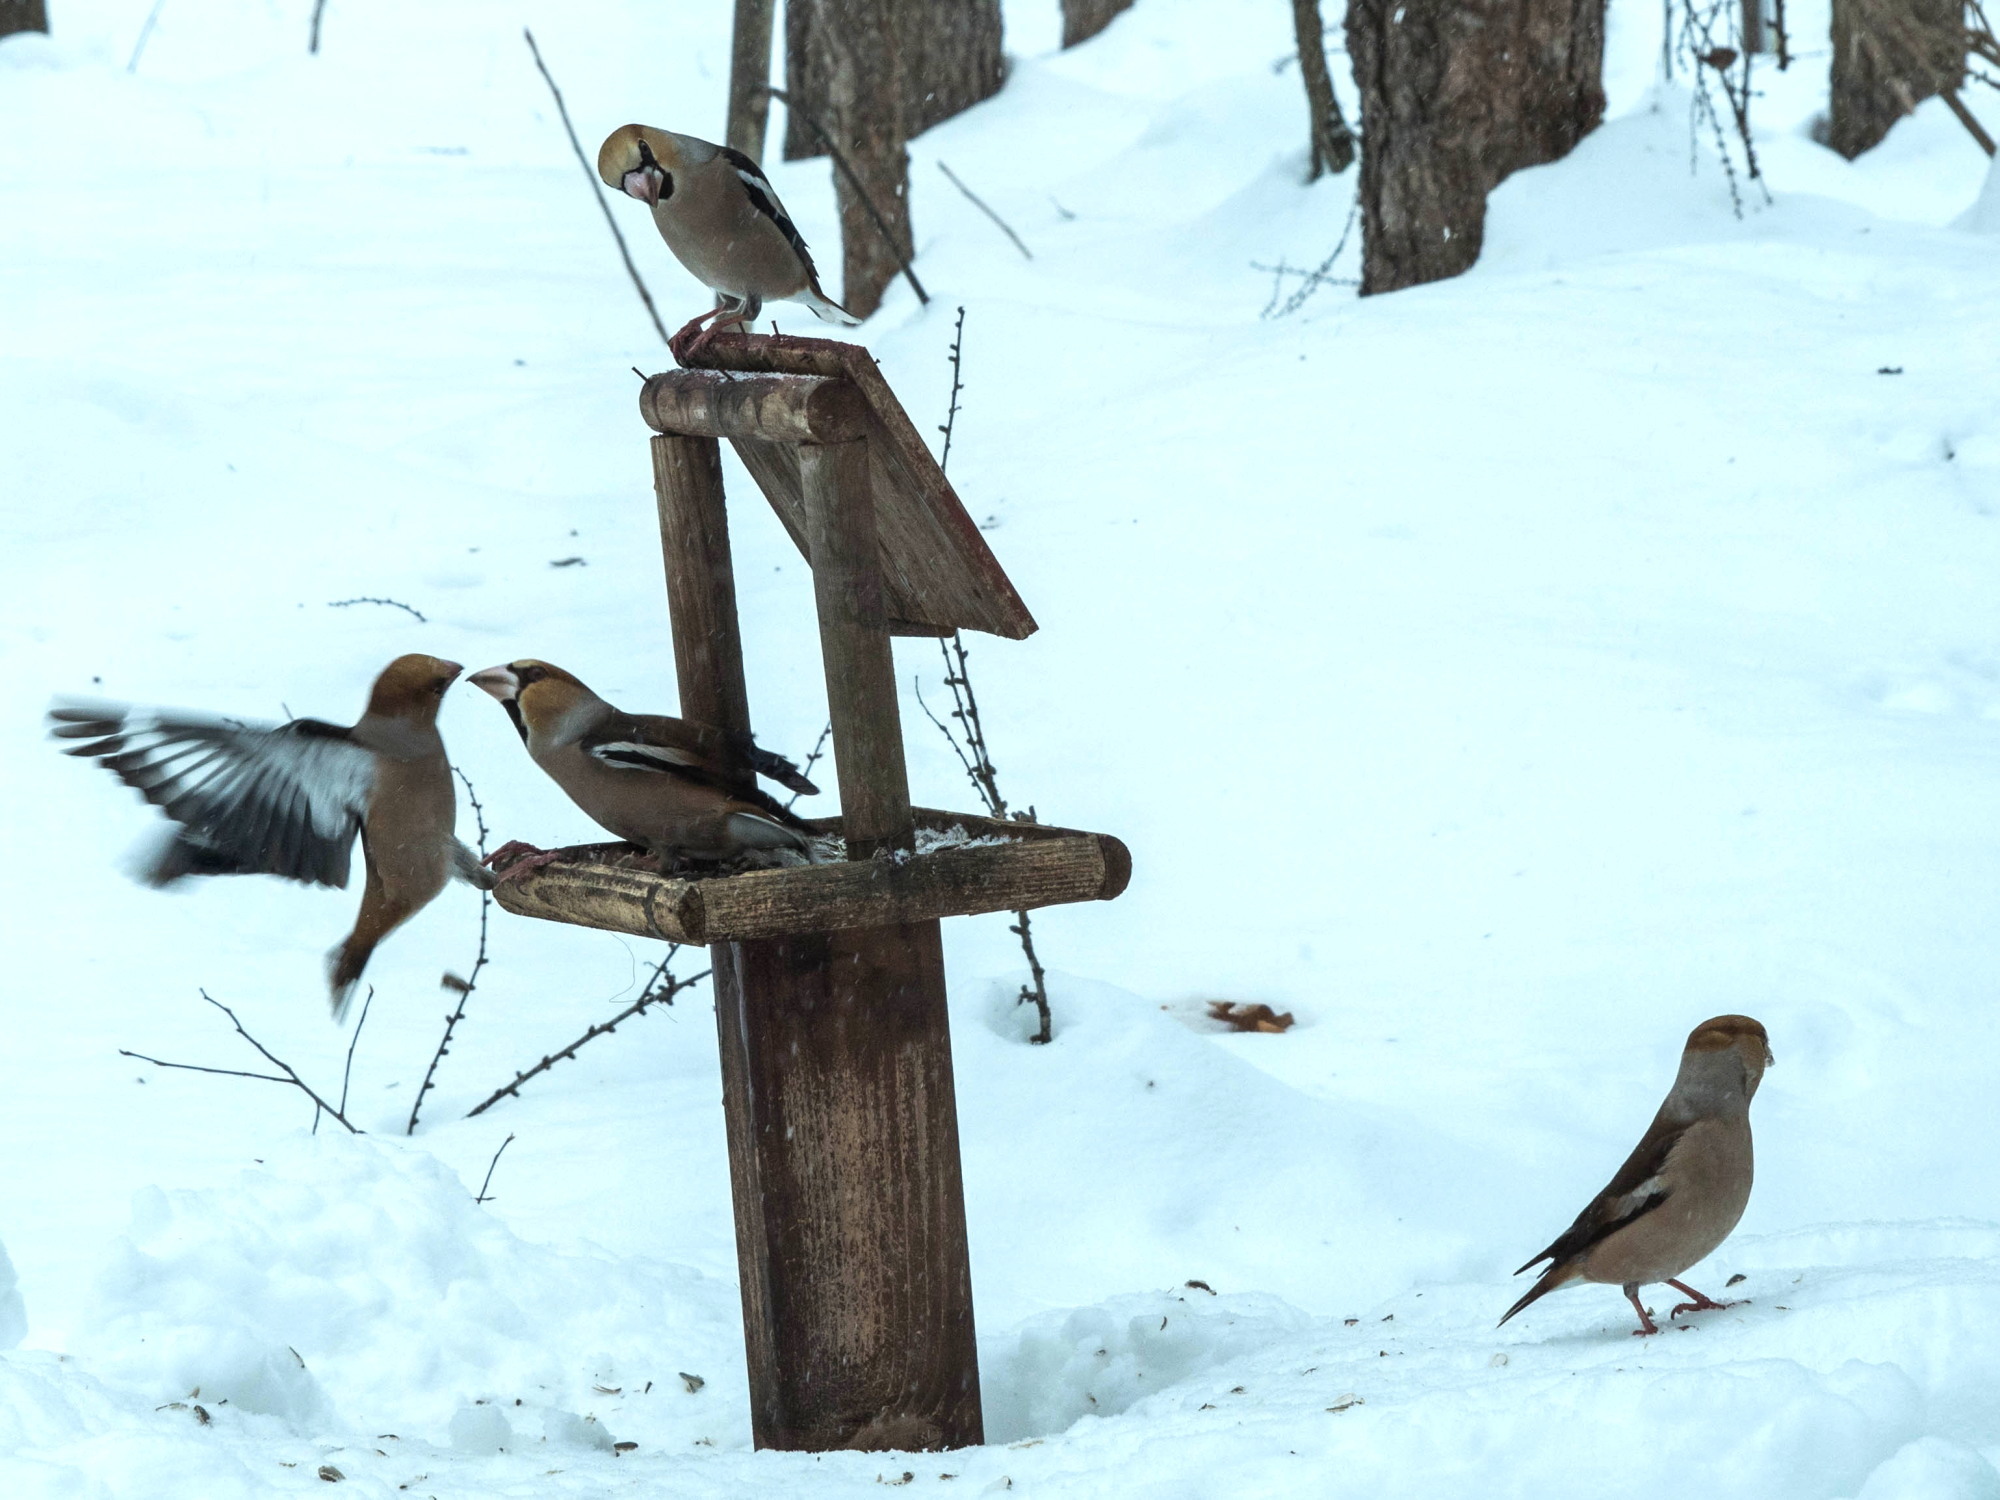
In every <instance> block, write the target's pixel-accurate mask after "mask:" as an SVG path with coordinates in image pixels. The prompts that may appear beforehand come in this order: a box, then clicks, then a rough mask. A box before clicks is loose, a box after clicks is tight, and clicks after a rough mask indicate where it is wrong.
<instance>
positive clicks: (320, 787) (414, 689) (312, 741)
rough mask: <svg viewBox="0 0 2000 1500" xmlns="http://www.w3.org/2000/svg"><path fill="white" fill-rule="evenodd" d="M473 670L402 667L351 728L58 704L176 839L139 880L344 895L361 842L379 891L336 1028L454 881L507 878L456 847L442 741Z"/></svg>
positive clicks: (368, 889) (339, 989) (60, 716)
mask: <svg viewBox="0 0 2000 1500" xmlns="http://www.w3.org/2000/svg"><path fill="white" fill-rule="evenodd" d="M462 670H464V669H463V668H461V667H460V666H459V665H458V663H457V662H451V661H441V660H439V659H438V658H437V657H435V656H421V655H411V656H399V657H397V658H396V659H395V660H394V661H392V662H390V663H389V665H388V666H387V667H385V668H383V670H382V675H381V676H379V677H377V678H376V679H375V686H374V688H373V690H372V691H371V692H370V693H369V695H368V711H367V712H366V713H364V714H363V715H362V716H361V718H360V721H359V722H358V723H356V724H355V725H354V726H353V727H352V728H345V727H343V726H341V725H339V724H329V723H326V722H325V721H324V720H320V719H293V720H292V721H291V722H290V723H287V724H276V725H269V724H246V723H244V722H242V721H241V720H238V719H224V718H216V717H212V716H208V715H201V714H189V713H181V712H178V711H175V710H161V711H140V710H134V709H129V708H126V707H124V706H123V705H120V704H94V703H75V704H58V705H57V706H56V707H55V708H52V709H51V710H50V711H49V719H50V721H51V724H52V725H53V730H54V733H55V735H56V737H57V738H58V739H66V740H83V741H85V742H86V743H84V744H80V745H77V746H75V747H73V748H71V749H70V750H68V752H67V753H68V754H70V755H82V756H88V757H90V758H91V759H92V760H95V761H98V762H99V763H100V764H102V765H103V766H104V768H105V769H106V770H108V771H111V772H113V773H114V774H115V775H116V776H117V777H118V779H119V780H121V781H123V782H124V783H125V784H126V785H127V786H129V787H132V788H133V789H135V790H136V791H137V792H138V793H139V795H140V796H142V797H144V798H145V799H146V800H147V801H148V802H150V803H152V804H153V805H154V806H155V807H157V808H159V809H160V810H161V811H162V812H164V813H165V814H166V815H167V816H168V817H169V818H171V819H173V820H174V822H176V823H178V824H180V827H179V829H178V830H176V831H175V832H174V833H173V834H172V835H170V836H169V837H168V839H167V840H166V842H165V843H164V844H162V845H161V846H160V848H159V849H158V851H157V852H156V853H155V854H154V856H153V858H152V859H151V861H150V862H149V864H148V865H147V866H146V868H145V869H144V870H142V871H141V872H140V878H141V879H143V880H144V881H145V882H146V883H147V884H148V885H156V886H165V885H172V884H173V883H174V882H175V881H177V880H180V879H181V878H182V877H184V876H188V875H280V876H283V877H284V878H285V879H287V880H297V881H302V882H304V883H305V884H307V885H329V886H345V885H346V884H347V870H348V857H349V855H350V854H351V853H352V851H353V847H354V836H355V834H357V833H359V834H360V835H361V852H362V858H363V860H364V862H365V864H366V866H367V880H366V883H365V885H364V886H363V888H362V893H361V912H360V914H359V915H358V916H357V917H356V918H355V921H354V930H353V931H352V932H350V933H349V934H348V935H347V937H346V939H345V940H344V941H343V942H342V943H341V944H340V945H339V946H338V947H336V948H335V949H334V950H333V951H332V952H331V953H329V954H328V955H327V981H328V985H329V987H330V989H331V992H332V1001H333V1014H334V1019H335V1020H339V1019H341V1018H342V1017H343V1016H344V1015H345V1014H346V1011H347V1005H348V1002H349V1001H350V1000H351V999H352V998H353V995H354V988H355V985H356V984H357V983H358V982H359V981H360V979H361V971H362V970H363V969H364V968H365V967H367V964H368V957H369V955H370V954H371V953H373V952H374V951H375V945H376V944H377V943H379V942H381V941H382V939H383V938H385V937H387V936H388V935H389V934H390V933H391V932H393V931H395V930H396V928H398V927H400V926H402V924H403V923H405V922H407V921H408V920H409V919H410V918H411V917H413V916H415V915H416V914H417V913H418V912H420V911H422V910H423V909H424V907H426V906H428V905H429V904H430V902H431V900H432V898H434V897H435V896H436V895H437V894H438V892H439V891H441V890H443V889H444V887H445V882H446V881H447V880H449V879H451V878H452V877H453V876H457V877H458V878H459V879H461V880H465V881H468V882H470V883H472V884H474V885H478V886H481V887H486V886H490V885H491V884H492V883H493V878H492V876H491V875H490V874H489V873H488V872H487V871H486V870H484V869H482V868H481V867H480V863H479V856H478V855H476V854H474V853H473V851H472V850H470V849H468V848H466V846H465V845H464V844H461V843H460V842H459V841H458V840H457V839H456V838H454V837H453V836H452V823H453V819H454V817H455V815H456V813H457V802H458V799H457V797H456V796H455V794H454V792H453V788H452V782H451V764H450V762H449V761H447V760H446V759H445V753H444V741H443V740H442V739H441V738H439V736H438V731H437V712H438V703H439V701H440V700H441V699H442V698H443V696H444V690H445V689H446V688H448V687H450V686H451V684H452V683H453V681H454V680H456V678H457V677H458V674H459V673H460V672H461V671H462Z"/></svg>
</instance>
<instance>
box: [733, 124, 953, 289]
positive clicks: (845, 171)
mask: <svg viewBox="0 0 2000 1500" xmlns="http://www.w3.org/2000/svg"><path fill="white" fill-rule="evenodd" d="M764 92H765V93H766V94H768V95H770V96H771V97H772V98H773V99H776V100H777V101H778V102H779V103H781V104H783V105H784V106H785V108H786V109H788V110H790V111H791V112H792V113H793V114H795V115H797V116H798V117H799V118H800V119H801V120H804V121H805V122H806V124H807V126H809V127H810V128H811V130H812V133H813V134H814V135H816V136H818V137H819V140H820V144H821V145H822V146H825V147H826V154H827V155H828V156H831V157H832V158H833V164H834V166H835V167H837V168H839V170H840V175H841V176H843V177H845V178H846V179H847V185H848V186H849V187H851V188H853V189H854V196H855V197H857V198H859V199H860V200H861V206H862V207H863V208H865V209H867V210H868V217H869V218H871V219H873V220H874V221H875V227H876V229H878V230H880V231H881V234H882V242H883V243H884V244H886V245H887V246H888V247H889V253H890V254H892V255H894V256H895V257H896V264H897V265H899V266H901V267H902V268H903V279H904V280H906V281H908V282H909V283H910V290H911V291H913V292H915V293H916V294H917V301H918V302H920V303H922V304H923V305H924V306H925V307H929V306H930V303H931V298H930V293H928V292H926V291H925V290H924V284H923V283H922V282H921V281H919V280H917V273H916V272H915V271H913V270H911V269H910V258H909V256H907V255H905V254H904V253H903V247H902V246H901V245H899V244H897V243H896V236H895V235H893V234H891V233H890V232H889V221H888V220H886V219H884V218H883V217H882V210H881V209H879V208H877V207H876V206H875V200H874V199H873V198H871V197H869V196H868V189H867V188H865V187H863V186H862V185H861V179H860V178H859V177H857V176H856V175H855V172H854V168H853V167H851V166H849V165H848V161H847V157H846V156H845V155H844V154H843V153H842V151H841V149H840V147H838V146H836V145H834V143H833V137H832V136H830V135H828V134H827V133H826V127H825V126H823V125H821V124H820V122H819V121H818V120H816V119H814V118H813V117H812V116H811V115H809V114H807V113H806V112H805V111H804V110H803V109H801V108H799V106H798V105H796V104H794V103H792V98H791V95H789V94H787V93H786V92H785V91H784V90H783V89H774V88H768V87H767V88H766V89H765V90H764Z"/></svg>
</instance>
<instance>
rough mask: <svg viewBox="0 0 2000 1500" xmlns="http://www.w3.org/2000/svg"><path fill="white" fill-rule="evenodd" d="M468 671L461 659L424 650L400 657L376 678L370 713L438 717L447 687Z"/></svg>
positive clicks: (424, 718) (418, 717)
mask: <svg viewBox="0 0 2000 1500" xmlns="http://www.w3.org/2000/svg"><path fill="white" fill-rule="evenodd" d="M464 670H465V668H463V667H461V666H460V665H459V664H458V663H457V662H455V661H446V660H445V659H444V658H443V657H441V656H425V655H424V654H423V653H422V652H412V653H410V654H409V655H408V656H399V657H397V658H396V659H395V660H394V661H392V662H390V663H389V665H388V666H386V667H384V668H383V669H382V675H381V676H379V677H377V678H376V679H375V686H374V688H373V689H372V690H371V691H370V692H369V694H368V712H370V713H371V714H384V715H388V716H392V717H395V718H403V719H412V718H413V719H421V720H423V721H424V722H426V723H428V722H430V721H432V720H434V719H436V718H437V711H438V704H439V703H440V702H441V701H442V700H443V698H444V690H445V689H446V688H448V687H450V686H451V685H452V684H453V683H454V682H456V681H457V680H458V674H459V673H460V672H463V671H464Z"/></svg>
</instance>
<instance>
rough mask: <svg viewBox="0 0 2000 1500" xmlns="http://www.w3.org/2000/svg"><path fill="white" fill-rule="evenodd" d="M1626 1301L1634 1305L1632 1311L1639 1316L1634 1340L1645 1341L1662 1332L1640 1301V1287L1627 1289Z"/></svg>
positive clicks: (1633, 1332)
mask: <svg viewBox="0 0 2000 1500" xmlns="http://www.w3.org/2000/svg"><path fill="white" fill-rule="evenodd" d="M1683 1290H1685V1288H1683ZM1625 1300H1626V1301H1627V1302H1630V1303H1631V1304H1632V1311H1634V1312H1635V1313H1637V1314H1638V1315H1639V1326H1638V1327H1637V1328H1635V1329H1633V1330H1632V1337H1633V1338H1635V1339H1643V1338H1645V1337H1647V1336H1648V1335H1649V1334H1655V1333H1658V1332H1659V1331H1660V1325H1659V1324H1658V1323H1655V1322H1654V1321H1653V1315H1652V1314H1651V1313H1649V1312H1647V1311H1646V1304H1645V1303H1643V1302H1641V1301H1640V1300H1639V1288H1638V1287H1636V1286H1628V1287H1626V1288H1625Z"/></svg>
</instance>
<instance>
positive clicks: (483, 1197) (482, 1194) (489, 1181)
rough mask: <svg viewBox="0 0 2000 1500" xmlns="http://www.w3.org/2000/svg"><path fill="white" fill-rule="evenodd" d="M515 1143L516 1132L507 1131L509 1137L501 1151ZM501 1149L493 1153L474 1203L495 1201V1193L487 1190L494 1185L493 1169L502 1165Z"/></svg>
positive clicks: (501, 1146) (503, 1142)
mask: <svg viewBox="0 0 2000 1500" xmlns="http://www.w3.org/2000/svg"><path fill="white" fill-rule="evenodd" d="M513 1144H514V1132H513V1131H511V1130H510V1131H508V1132H507V1139H506V1140H504V1141H502V1142H501V1143H500V1151H505V1150H506V1149H507V1148H508V1147H509V1146H511V1145H513ZM500 1151H495V1152H494V1153H493V1160H491V1161H489V1162H488V1163H487V1164H486V1180H485V1181H484V1182H482V1183H480V1184H479V1191H478V1192H477V1193H475V1194H473V1197H472V1201H473V1202H474V1203H491V1202H492V1201H493V1195H492V1194H491V1193H489V1192H487V1191H486V1190H487V1189H488V1188H490V1187H492V1186H493V1169H494V1168H495V1167H497V1166H499V1165H500Z"/></svg>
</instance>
